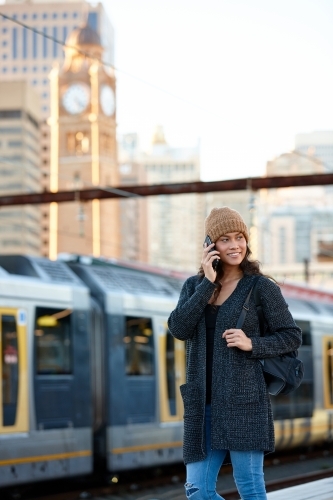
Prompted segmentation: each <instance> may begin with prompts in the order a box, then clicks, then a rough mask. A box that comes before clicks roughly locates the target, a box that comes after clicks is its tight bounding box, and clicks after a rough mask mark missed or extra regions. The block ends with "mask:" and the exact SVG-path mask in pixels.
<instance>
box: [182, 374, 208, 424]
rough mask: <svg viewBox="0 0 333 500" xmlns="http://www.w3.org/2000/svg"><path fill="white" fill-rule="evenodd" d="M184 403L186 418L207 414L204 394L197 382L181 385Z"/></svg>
mask: <svg viewBox="0 0 333 500" xmlns="http://www.w3.org/2000/svg"><path fill="white" fill-rule="evenodd" d="M179 389H180V393H181V395H182V398H183V404H184V418H186V417H193V416H203V415H204V414H205V405H204V394H203V391H202V389H201V387H199V385H198V384H197V383H195V382H188V383H187V384H183V385H181V386H180V387H179Z"/></svg>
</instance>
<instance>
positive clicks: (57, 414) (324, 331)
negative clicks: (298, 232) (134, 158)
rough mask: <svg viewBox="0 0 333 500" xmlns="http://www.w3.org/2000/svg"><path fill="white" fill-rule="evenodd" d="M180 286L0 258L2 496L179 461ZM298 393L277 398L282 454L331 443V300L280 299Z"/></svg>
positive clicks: (117, 270) (79, 262)
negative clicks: (291, 323) (172, 326)
mask: <svg viewBox="0 0 333 500" xmlns="http://www.w3.org/2000/svg"><path fill="white" fill-rule="evenodd" d="M184 279H185V276H182V275H180V274H177V273H172V272H163V271H162V270H156V269H153V268H148V267H147V266H141V267H140V266H137V265H135V264H129V263H124V262H120V261H105V260H102V259H100V260H99V259H90V258H86V257H72V258H69V259H68V260H67V261H61V260H58V261H55V262H54V261H49V260H47V259H42V258H33V257H24V256H0V325H1V331H0V346H1V358H0V373H1V374H2V386H1V387H0V487H7V486H11V485H18V484H21V483H28V482H34V481H41V480H45V479H51V478H52V479H54V478H64V477H69V476H77V475H84V474H85V475H86V474H90V473H93V471H94V469H96V468H98V469H99V470H100V467H104V468H105V470H106V471H107V472H109V473H116V472H120V471H123V470H129V469H134V468H139V467H148V466H156V465H163V464H168V463H172V462H180V461H182V413H183V409H182V402H181V398H180V394H179V390H178V386H179V385H180V384H182V383H184V382H185V350H184V343H182V342H180V341H177V340H174V339H173V337H172V336H171V335H170V333H169V332H168V329H167V318H168V316H169V313H170V311H171V310H172V309H173V308H174V307H175V304H176V303H177V300H178V296H179V292H180V289H181V286H182V283H183V281H184ZM282 292H283V294H284V295H285V297H286V300H287V302H288V304H289V307H290V309H291V311H292V313H293V315H294V317H295V319H296V321H297V323H298V324H299V325H300V326H301V328H302V330H303V346H302V347H301V349H300V351H299V355H300V357H301V358H302V359H303V361H304V364H305V373H306V375H305V379H304V381H303V383H302V385H301V387H300V388H299V389H298V390H297V391H296V392H294V393H292V394H291V395H288V396H278V397H276V398H273V399H272V401H273V411H274V416H275V426H276V444H277V448H278V449H283V448H291V447H295V446H299V445H310V444H315V443H321V442H324V441H329V440H331V439H332V437H333V293H324V292H318V291H315V290H313V289H310V288H308V287H304V286H298V285H290V284H286V285H284V286H283V287H282Z"/></svg>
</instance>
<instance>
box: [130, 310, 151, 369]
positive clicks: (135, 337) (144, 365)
mask: <svg viewBox="0 0 333 500" xmlns="http://www.w3.org/2000/svg"><path fill="white" fill-rule="evenodd" d="M124 343H125V353H126V354H125V355H126V375H154V336H153V327H152V322H151V319H149V318H137V317H133V316H127V317H126V328H125V336H124Z"/></svg>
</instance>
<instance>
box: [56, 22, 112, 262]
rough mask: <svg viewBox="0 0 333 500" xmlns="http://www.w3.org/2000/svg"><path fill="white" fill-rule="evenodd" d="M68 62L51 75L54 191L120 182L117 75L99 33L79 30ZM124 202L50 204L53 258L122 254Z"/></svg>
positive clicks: (69, 45) (71, 41)
mask: <svg viewBox="0 0 333 500" xmlns="http://www.w3.org/2000/svg"><path fill="white" fill-rule="evenodd" d="M66 45H67V46H66V47H65V61H64V64H63V66H62V67H61V68H60V69H59V68H56V67H55V68H54V69H53V70H52V72H51V74H50V80H51V116H50V119H49V124H50V128H51V162H50V190H51V191H52V192H56V191H62V190H75V189H77V190H80V189H84V188H91V187H93V186H100V187H106V186H116V185H117V184H118V174H117V171H118V170H117V148H116V109H115V75H114V71H113V69H111V68H106V67H104V65H103V63H102V62H101V61H102V57H103V47H102V46H101V43H100V40H99V36H98V35H97V33H96V32H95V31H93V30H92V29H91V28H90V27H89V26H84V27H82V28H78V29H76V30H74V31H73V32H72V33H71V35H70V36H69V38H68V40H67V42H66ZM118 205H119V202H118V201H117V200H103V201H100V200H97V199H96V200H93V201H91V202H81V201H80V199H79V193H78V198H77V201H75V202H70V203H60V204H57V203H51V205H50V245H49V246H50V258H51V259H55V258H56V257H57V254H58V253H61V252H66V253H67V252H68V253H78V254H83V255H94V256H95V257H98V256H100V255H103V256H105V257H117V256H118V254H119V248H120V244H119V222H118V221H119V213H118V211H119V209H118Z"/></svg>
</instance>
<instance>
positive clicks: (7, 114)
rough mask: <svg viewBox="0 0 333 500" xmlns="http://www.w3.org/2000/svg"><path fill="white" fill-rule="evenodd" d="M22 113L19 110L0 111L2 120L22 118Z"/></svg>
mask: <svg viewBox="0 0 333 500" xmlns="http://www.w3.org/2000/svg"><path fill="white" fill-rule="evenodd" d="M21 116H22V111H20V110H19V109H6V110H4V111H0V118H21Z"/></svg>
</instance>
